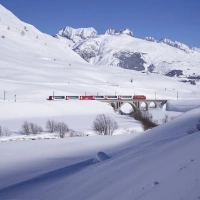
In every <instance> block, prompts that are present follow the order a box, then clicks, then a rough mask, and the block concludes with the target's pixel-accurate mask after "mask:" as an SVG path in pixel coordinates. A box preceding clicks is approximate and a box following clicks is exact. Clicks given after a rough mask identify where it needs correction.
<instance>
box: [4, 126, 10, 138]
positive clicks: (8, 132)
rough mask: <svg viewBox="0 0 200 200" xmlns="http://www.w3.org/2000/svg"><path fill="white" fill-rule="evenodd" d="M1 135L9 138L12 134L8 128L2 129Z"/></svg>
mask: <svg viewBox="0 0 200 200" xmlns="http://www.w3.org/2000/svg"><path fill="white" fill-rule="evenodd" d="M3 135H5V136H11V135H12V133H11V131H10V130H9V129H8V128H6V127H4V128H3Z"/></svg>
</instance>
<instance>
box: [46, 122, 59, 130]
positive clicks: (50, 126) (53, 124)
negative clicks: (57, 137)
mask: <svg viewBox="0 0 200 200" xmlns="http://www.w3.org/2000/svg"><path fill="white" fill-rule="evenodd" d="M56 124H57V122H56V121H54V120H53V119H51V120H50V119H49V120H48V121H47V122H46V129H47V130H48V131H49V132H50V133H53V132H55V131H56Z"/></svg>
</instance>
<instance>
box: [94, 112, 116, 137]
mask: <svg viewBox="0 0 200 200" xmlns="http://www.w3.org/2000/svg"><path fill="white" fill-rule="evenodd" d="M117 128H118V124H117V122H115V121H114V120H113V119H111V118H110V117H109V116H106V115H104V114H99V115H97V116H96V118H95V120H94V122H93V125H92V129H93V130H94V131H95V132H96V133H97V134H98V135H112V134H113V132H114V130H116V129H117Z"/></svg>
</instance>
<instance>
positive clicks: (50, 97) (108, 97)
mask: <svg viewBox="0 0 200 200" xmlns="http://www.w3.org/2000/svg"><path fill="white" fill-rule="evenodd" d="M109 99H111V100H112V99H118V100H120V99H126V100H134V99H146V96H144V95H134V96H132V95H102V96H95V95H94V96H93V95H91V96H49V98H48V100H109Z"/></svg>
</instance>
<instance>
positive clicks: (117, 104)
mask: <svg viewBox="0 0 200 200" xmlns="http://www.w3.org/2000/svg"><path fill="white" fill-rule="evenodd" d="M98 101H101V102H106V103H109V105H110V106H112V107H113V109H114V111H116V112H119V111H120V109H121V107H122V105H123V104H125V103H129V104H130V105H131V106H132V108H133V110H137V109H140V108H141V104H142V103H145V105H146V106H145V107H146V111H148V110H149V107H150V104H151V103H154V105H155V108H157V107H158V105H159V104H161V105H162V104H165V103H166V102H167V100H166V99H133V100H130V99H129V100H128V99H107V100H103V99H101V100H98Z"/></svg>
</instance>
